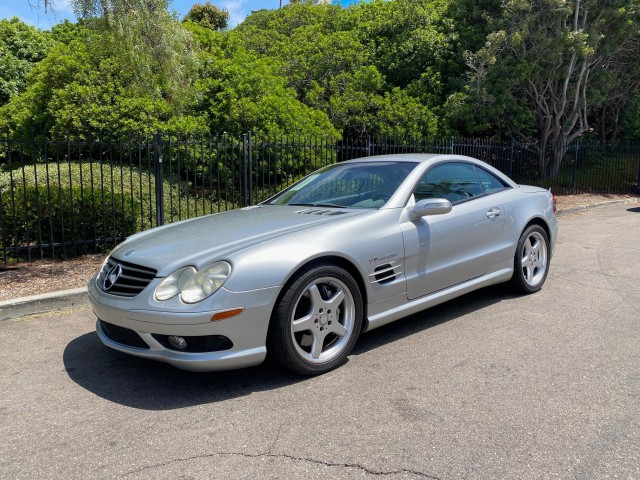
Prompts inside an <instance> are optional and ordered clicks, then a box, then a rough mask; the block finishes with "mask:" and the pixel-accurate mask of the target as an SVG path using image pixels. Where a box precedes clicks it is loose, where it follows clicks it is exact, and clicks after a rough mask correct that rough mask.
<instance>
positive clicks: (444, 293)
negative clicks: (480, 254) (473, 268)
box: [366, 268, 513, 331]
mask: <svg viewBox="0 0 640 480" xmlns="http://www.w3.org/2000/svg"><path fill="white" fill-rule="evenodd" d="M512 275H513V268H503V269H501V270H498V271H496V272H493V273H490V274H487V275H483V276H482V277H478V278H474V279H473V280H469V281H468V282H465V283H461V284H458V285H454V286H453V287H449V288H446V289H444V290H440V291H437V292H434V293H431V294H429V295H425V296H424V297H420V298H416V299H415V300H411V301H407V295H406V293H403V294H401V295H396V296H395V297H392V298H388V299H386V300H384V301H383V302H384V303H385V304H387V305H396V306H395V307H392V308H389V309H386V310H384V311H382V312H380V313H377V314H374V315H369V317H368V325H367V328H366V331H369V330H373V329H374V328H378V327H381V326H383V325H386V324H388V323H391V322H394V321H396V320H399V319H401V318H403V317H407V316H409V315H412V314H414V313H417V312H420V311H422V310H425V309H427V308H430V307H435V306H436V305H439V304H441V303H444V302H447V301H449V300H452V299H454V298H456V297H459V296H461V295H464V294H466V293H469V292H473V291H474V290H478V289H479V288H483V287H488V286H489V285H495V284H497V283H502V282H506V281H508V280H509V279H510V278H511V276H512ZM372 307H373V305H369V308H368V310H369V311H371V310H374V309H373V308H372ZM382 308H384V307H382Z"/></svg>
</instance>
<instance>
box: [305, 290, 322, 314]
mask: <svg viewBox="0 0 640 480" xmlns="http://www.w3.org/2000/svg"><path fill="white" fill-rule="evenodd" d="M307 292H309V300H310V301H311V309H312V310H314V311H317V310H318V309H319V308H322V307H323V306H324V304H325V301H324V299H323V298H322V295H321V294H320V289H319V288H318V285H316V284H313V285H311V286H310V287H309V289H308V290H307Z"/></svg>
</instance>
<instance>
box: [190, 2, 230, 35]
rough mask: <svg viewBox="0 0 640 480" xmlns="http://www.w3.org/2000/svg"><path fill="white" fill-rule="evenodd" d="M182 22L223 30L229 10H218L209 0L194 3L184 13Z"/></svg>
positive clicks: (227, 22)
mask: <svg viewBox="0 0 640 480" xmlns="http://www.w3.org/2000/svg"><path fill="white" fill-rule="evenodd" d="M182 21H183V22H193V23H197V24H198V25H200V26H202V27H205V28H210V29H212V30H218V31H219V30H224V29H225V28H227V25H228V24H229V12H228V11H227V10H220V9H218V7H216V6H215V5H213V4H212V3H211V2H206V3H195V4H194V5H193V6H192V7H191V9H190V10H189V12H188V13H187V14H186V15H185V17H184V19H183V20H182Z"/></svg>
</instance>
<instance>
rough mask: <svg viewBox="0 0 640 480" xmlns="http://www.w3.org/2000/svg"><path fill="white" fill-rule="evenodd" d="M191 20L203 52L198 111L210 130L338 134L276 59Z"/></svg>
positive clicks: (333, 135) (265, 135)
mask: <svg viewBox="0 0 640 480" xmlns="http://www.w3.org/2000/svg"><path fill="white" fill-rule="evenodd" d="M187 25H188V28H189V29H190V30H191V32H192V34H193V36H194V38H195V39H196V41H197V42H198V44H199V45H200V50H201V52H202V53H201V54H200V65H202V70H201V72H200V75H199V77H200V78H199V80H198V81H197V84H196V88H197V91H198V97H199V98H200V101H199V103H198V106H197V107H196V111H197V113H198V115H202V116H204V117H206V119H207V120H206V122H207V126H208V127H209V129H210V130H211V131H213V132H229V133H233V134H240V133H245V132H248V131H253V132H255V133H257V134H258V135H261V136H263V137H268V138H273V137H278V136H281V135H291V134H297V135H303V136H317V137H322V136H326V137H329V138H337V137H338V132H337V131H336V130H335V128H334V127H333V126H332V125H331V122H330V121H329V118H328V117H327V115H326V114H324V113H323V112H321V111H319V110H316V109H313V108H311V107H309V106H307V105H305V104H303V103H302V102H300V101H299V100H298V98H297V96H296V92H295V90H294V89H293V88H291V87H290V86H289V85H288V82H287V79H286V78H285V77H283V76H282V75H281V74H280V71H281V65H280V63H279V61H278V60H275V59H273V58H270V57H265V56H260V55H257V54H256V53H254V52H251V51H249V50H247V49H246V48H245V47H244V45H243V44H242V42H240V41H239V40H238V38H237V36H236V35H229V34H220V33H218V32H214V31H212V30H211V29H208V28H204V27H201V26H199V25H196V24H187Z"/></svg>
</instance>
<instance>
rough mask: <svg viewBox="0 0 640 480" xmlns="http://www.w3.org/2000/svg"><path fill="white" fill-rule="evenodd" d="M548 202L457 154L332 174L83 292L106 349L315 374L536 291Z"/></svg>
mask: <svg viewBox="0 0 640 480" xmlns="http://www.w3.org/2000/svg"><path fill="white" fill-rule="evenodd" d="M557 231H558V222H557V219H556V216H555V201H554V198H553V196H552V195H551V193H549V192H548V191H546V190H543V189H541V188H537V187H530V186H525V185H518V184H516V183H514V182H513V181H512V180H511V179H509V178H508V177H506V176H505V175H503V174H502V173H500V172H499V171H498V170H496V169H494V168H492V167H490V166H489V165H487V164H485V163H483V162H481V161H479V160H476V159H473V158H469V157H464V156H459V155H426V154H407V155H388V156H378V157H368V158H361V159H358V160H352V161H348V162H344V163H339V164H335V165H331V166H329V167H326V168H323V169H321V170H319V171H317V172H315V173H312V174H311V175H309V176H307V177H305V178H304V179H302V180H301V181H299V182H298V183H296V184H294V185H292V186H291V187H289V188H287V189H285V190H283V191H282V192H280V193H278V194H277V195H275V196H274V197H272V198H270V199H269V200H266V201H264V202H262V203H260V204H258V205H255V206H251V207H247V208H243V209H240V210H235V211H230V212H225V213H219V214H215V215H209V216H205V217H200V218H194V219H191V220H186V221H183V222H179V223H174V224H170V225H166V226H163V227H159V228H154V229H151V230H148V231H146V232H142V233H138V234H136V235H133V236H131V237H130V238H128V239H127V240H126V241H125V242H124V243H122V244H120V245H119V246H118V247H117V248H115V249H114V250H113V252H112V253H111V255H110V256H109V258H107V260H106V261H105V263H104V265H103V267H102V269H101V271H100V272H99V273H98V274H97V275H96V276H95V277H94V278H93V279H92V280H91V281H90V282H89V297H90V300H91V303H92V305H93V309H94V311H95V313H96V315H97V317H98V321H97V325H96V330H97V333H98V336H99V338H100V340H101V341H102V342H103V343H104V344H105V345H107V346H108V347H111V348H113V349H116V350H119V351H121V352H125V353H129V354H131V355H137V356H139V357H144V358H149V359H154V360H160V361H163V362H167V363H170V364H171V365H175V366H176V367H179V368H183V369H187V370H199V371H207V370H223V369H232V368H240V367H247V366H251V365H257V364H259V363H261V362H262V361H263V360H264V359H265V357H266V356H267V355H269V356H270V357H272V358H273V359H274V360H275V361H277V362H278V363H279V364H281V365H282V366H284V367H285V368H288V369H290V370H293V371H295V372H299V373H302V374H307V375H314V374H320V373H324V372H327V371H329V370H331V369H333V368H335V367H337V366H339V365H340V364H342V363H343V362H344V361H345V360H346V358H347V356H348V355H349V353H350V351H351V349H352V348H353V346H354V344H355V343H356V341H357V339H358V336H359V335H360V333H361V332H365V331H368V330H371V329H374V328H376V327H379V326H381V325H385V324H387V323H389V322H393V321H395V320H398V319H400V318H402V317H405V316H407V315H411V314H413V313H415V312H418V311H420V310H423V309H425V308H428V307H431V306H433V305H436V304H439V303H442V302H445V301H447V300H450V299H452V298H455V297H458V296H460V295H464V294H465V293H468V292H470V291H472V290H476V289H478V288H482V287H485V286H487V285H492V284H496V283H500V282H510V283H511V284H512V285H513V287H515V289H517V290H518V291H520V292H523V293H532V292H536V291H538V290H540V288H541V287H542V285H543V283H544V281H545V279H546V276H547V272H548V271H549V262H550V260H551V256H552V254H553V251H554V245H555V240H556V236H557Z"/></svg>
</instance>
